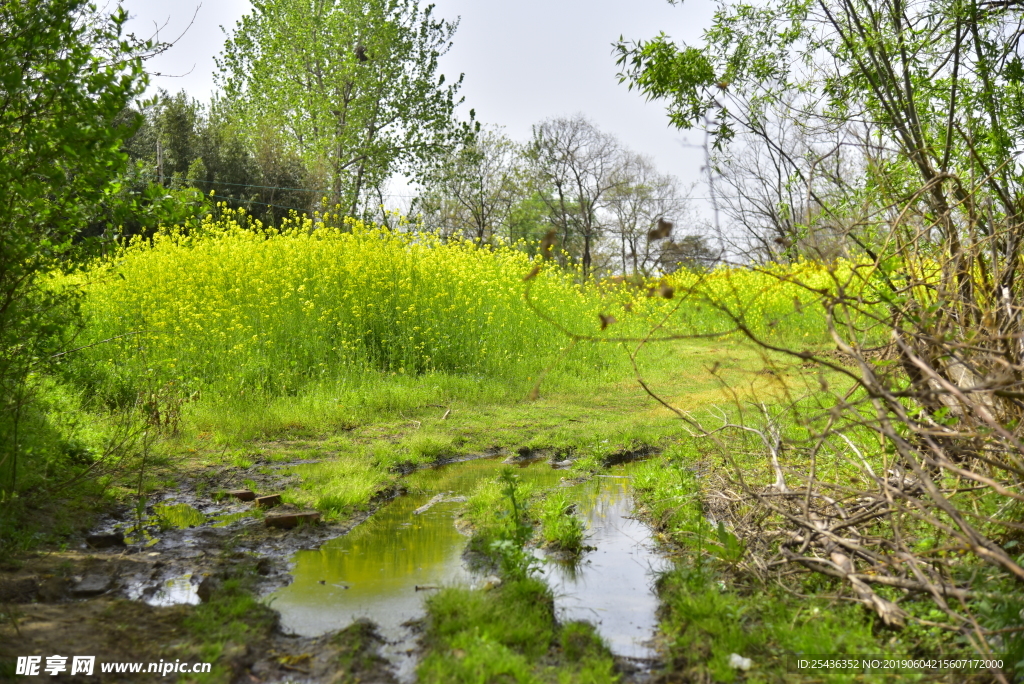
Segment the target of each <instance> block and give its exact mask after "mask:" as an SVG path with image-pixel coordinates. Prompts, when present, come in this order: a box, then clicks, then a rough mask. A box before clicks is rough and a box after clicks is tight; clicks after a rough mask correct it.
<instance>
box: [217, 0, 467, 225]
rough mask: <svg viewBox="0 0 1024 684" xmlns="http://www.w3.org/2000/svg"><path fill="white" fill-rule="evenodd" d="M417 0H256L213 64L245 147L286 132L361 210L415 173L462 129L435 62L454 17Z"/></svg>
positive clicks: (323, 181)
mask: <svg viewBox="0 0 1024 684" xmlns="http://www.w3.org/2000/svg"><path fill="white" fill-rule="evenodd" d="M432 9H433V6H428V7H427V8H426V9H423V10H421V9H420V7H419V5H418V3H417V2H416V0H342V1H340V2H325V1H324V0H257V1H256V2H254V3H253V11H252V13H251V14H249V15H247V16H245V17H243V18H242V20H241V21H240V22H239V23H238V26H237V28H236V29H235V31H234V32H233V34H232V35H231V37H230V38H229V40H228V41H227V43H226V45H225V49H224V53H223V54H222V56H221V57H220V59H219V60H218V65H219V67H220V69H221V76H220V83H221V84H222V85H223V87H224V98H225V106H226V108H227V110H228V111H229V112H230V116H231V118H232V120H233V122H234V123H235V124H236V125H239V126H240V127H243V130H244V133H245V135H246V138H247V141H248V144H249V147H250V149H252V148H254V147H255V146H256V144H257V143H258V141H259V139H260V136H261V134H262V133H263V132H265V131H267V130H277V131H282V132H284V134H285V141H286V145H287V147H288V148H289V149H290V150H292V151H294V152H295V153H296V154H297V155H298V156H299V157H300V158H301V159H302V161H303V164H304V165H305V167H306V170H307V172H308V173H309V177H310V179H311V181H312V183H313V185H314V187H319V188H324V189H325V190H326V192H327V194H328V196H329V199H330V201H331V203H332V204H340V205H341V206H342V208H343V210H344V211H346V212H349V213H353V214H354V213H357V212H358V211H359V208H360V201H361V199H363V197H364V195H365V193H366V192H367V191H368V190H370V191H372V190H378V191H379V190H380V188H381V186H382V185H383V183H385V182H386V181H387V180H388V179H389V178H390V177H391V176H392V175H393V174H394V173H395V172H405V173H407V174H411V175H415V174H416V173H417V172H418V171H419V170H420V169H422V168H424V167H425V166H426V163H427V161H428V160H429V159H430V158H431V157H433V156H435V155H437V154H438V153H439V152H442V151H445V150H448V149H451V148H452V147H454V146H455V144H456V143H457V142H458V141H459V140H460V139H461V138H462V136H464V135H465V134H467V133H468V132H469V129H468V127H467V126H460V125H458V124H456V122H455V118H454V111H455V107H456V105H457V104H459V102H461V100H458V99H456V96H457V93H458V89H459V85H460V84H461V78H460V79H459V81H457V82H456V83H453V84H449V85H445V78H444V76H443V75H438V73H437V66H438V58H439V57H440V56H441V55H442V54H444V53H445V52H446V51H447V50H448V48H449V46H450V45H451V42H450V41H451V37H452V35H453V33H454V32H455V28H456V24H455V23H452V22H448V21H444V20H436V19H434V17H433V15H432Z"/></svg>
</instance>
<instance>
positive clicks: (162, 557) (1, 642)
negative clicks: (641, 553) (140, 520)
mask: <svg viewBox="0 0 1024 684" xmlns="http://www.w3.org/2000/svg"><path fill="white" fill-rule="evenodd" d="M529 456H534V455H532V454H530V455H529ZM522 457H523V455H519V458H522ZM514 460H518V458H517V457H513V458H511V459H510V461H514ZM552 460H555V459H554V458H553V459H552ZM296 464H297V462H292V463H281V462H275V463H273V464H271V463H270V462H269V461H266V460H265V459H261V458H257V460H256V461H255V462H254V463H253V464H252V465H251V466H250V467H248V468H245V469H240V468H232V467H230V466H207V467H205V468H201V469H199V470H198V471H193V472H191V473H190V474H189V475H188V477H186V478H183V479H182V480H181V483H180V485H179V486H178V487H177V488H176V489H174V490H170V491H165V492H163V493H161V494H159V495H156V496H151V497H150V499H149V501H148V504H147V508H146V518H144V525H143V527H142V529H143V530H144V534H141V535H140V534H138V529H137V528H136V529H135V530H133V529H132V528H133V526H137V521H136V512H135V511H134V510H133V509H131V508H129V507H127V506H125V507H120V508H116V509H112V510H108V511H107V512H106V513H105V514H104V515H103V516H102V517H100V518H99V520H98V521H96V522H94V524H92V525H90V527H89V528H88V530H87V531H86V530H84V529H83V531H82V533H80V534H78V535H76V536H73V537H72V538H70V539H69V541H68V543H67V544H66V545H65V548H63V549H62V550H44V551H37V552H35V553H31V554H27V555H22V556H20V557H17V558H9V559H3V560H0V680H5V679H7V680H10V679H11V677H12V675H13V674H14V673H13V671H12V667H13V663H14V662H15V660H16V658H17V657H18V656H26V655H40V656H42V657H43V663H45V659H46V657H47V656H50V655H62V656H69V657H70V656H74V655H94V656H96V662H97V664H98V665H97V667H96V672H95V673H94V674H93V675H92V676H84V675H74V676H72V675H70V674H69V673H68V672H64V673H61V674H58V675H57V676H56V677H50V675H42V677H46V678H47V679H53V680H56V681H65V682H100V681H102V682H118V681H126V682H127V681H131V682H139V681H148V680H153V679H158V680H159V679H163V678H162V677H160V676H158V675H152V674H150V675H139V674H126V675H117V674H111V673H106V674H100V673H99V664H100V663H113V662H145V663H150V662H158V661H160V660H164V661H168V662H169V661H176V660H180V661H182V662H191V663H195V662H210V661H213V662H214V667H215V668H216V669H215V670H214V671H213V673H212V677H211V676H207V678H206V679H202V678H200V679H201V680H202V681H231V682H244V683H247V684H248V683H253V684H255V683H258V682H295V683H299V682H308V683H310V684H314V683H332V684H333V683H341V682H363V683H373V682H380V683H387V684H392V683H395V682H397V680H396V679H395V677H394V675H393V672H392V669H391V666H390V664H389V663H388V662H387V661H386V660H384V659H383V658H381V657H380V656H379V655H378V649H379V647H380V646H381V645H382V644H383V642H382V640H381V639H380V637H379V636H378V635H377V634H376V632H375V630H374V628H373V625H372V623H369V622H366V621H358V622H356V623H354V624H353V625H351V626H349V627H348V628H346V629H344V630H341V631H339V632H335V633H330V634H326V635H323V636H321V637H316V638H305V637H296V636H294V635H289V634H285V633H284V632H282V630H281V629H280V628H279V626H278V624H277V615H276V613H274V612H273V611H272V610H270V609H269V608H266V607H265V606H262V605H257V607H255V608H251V609H250V610H248V611H247V614H243V615H231V616H230V619H233V620H238V621H240V622H241V623H244V624H246V625H247V628H246V629H245V631H244V637H243V638H240V639H234V640H232V639H228V640H227V641H224V640H223V635H210V637H209V638H207V635H205V634H204V633H203V631H202V629H203V628H202V620H201V619H200V618H199V617H197V616H198V615H199V613H200V611H201V610H202V606H201V605H200V604H207V603H209V602H216V601H218V600H220V599H219V596H220V595H219V593H218V592H221V591H222V588H223V587H225V586H228V585H229V584H230V583H232V582H234V584H236V585H237V584H239V582H240V583H241V585H242V586H244V587H245V589H244V590H245V591H246V592H248V593H249V594H251V595H253V596H265V595H267V594H269V593H270V592H272V591H274V590H276V589H278V588H280V587H281V586H284V585H285V584H287V583H288V582H289V581H290V579H291V577H290V575H289V569H290V568H289V562H290V558H291V557H292V555H293V554H294V553H295V552H296V551H299V550H303V549H315V548H318V547H319V546H320V545H321V544H323V543H324V542H326V541H328V540H329V539H333V538H335V537H338V536H341V535H343V534H345V533H347V532H348V531H349V530H350V529H352V528H353V527H354V526H356V525H358V524H359V523H361V522H362V521H364V520H365V519H366V518H367V517H369V515H371V514H372V512H373V511H374V510H375V509H376V507H377V506H379V505H381V504H383V503H386V501H387V500H388V498H389V497H391V496H395V495H400V494H401V491H400V489H398V490H393V491H389V492H386V493H385V494H384V495H383V496H381V497H378V500H376V501H374V502H372V504H371V506H370V507H369V508H368V509H367V510H365V511H361V512H358V513H355V514H353V515H352V516H350V517H349V518H348V519H346V520H344V521H343V522H331V523H325V522H322V521H320V522H316V523H314V524H302V525H300V526H298V527H295V528H292V529H278V528H274V527H269V526H268V525H267V524H265V519H264V516H265V515H266V514H267V513H268V511H266V510H264V509H261V508H259V507H258V506H257V505H256V503H255V502H243V501H239V500H238V499H235V498H232V497H229V496H224V494H223V493H224V492H226V491H229V490H235V489H242V488H244V484H243V482H245V481H248V482H249V483H253V482H255V484H256V487H255V488H254V489H255V490H257V492H256V493H258V494H267V493H272V492H280V491H283V490H284V489H285V488H287V487H288V486H289V485H292V484H294V483H293V482H292V477H291V476H288V475H285V474H282V473H283V472H285V470H286V468H287V467H288V466H292V465H296ZM558 465H561V466H563V467H564V465H566V464H562V463H559V464H558ZM181 504H187V505H188V506H191V507H192V508H194V509H195V510H197V511H198V512H200V513H201V514H203V516H205V517H206V522H204V523H201V524H199V525H196V526H194V527H184V528H180V529H177V528H174V527H170V528H169V527H168V526H167V525H166V523H165V524H164V525H163V526H162V527H161V525H159V524H158V521H159V518H158V515H157V513H158V511H159V507H161V506H168V505H181ZM283 508H288V507H287V505H285V506H284V507H283ZM280 510H282V507H275V508H274V509H273V510H271V511H269V512H270V513H272V514H273V513H277V512H279V511H280ZM126 530H127V531H128V534H127V537H126V538H124V536H125V531H126ZM133 533H134V536H133ZM183 601H184V602H183ZM228 610H231V609H230V608H229V609H228ZM224 619H228V618H227V617H225V618H224ZM211 642H212V643H211ZM211 649H212V650H211ZM68 662H70V658H69V661H68ZM656 665H657V664H656V663H646V662H634V661H631V660H629V659H621V661H620V663H619V669H620V671H621V673H622V675H623V681H625V682H646V681H651V680H652V679H653V678H654V677H653V674H652V670H653V669H654V668H656ZM69 669H70V668H69ZM42 677H40V678H38V679H41V678H42ZM169 677H170V679H168V680H167V681H175V679H176V678H179V677H180V678H181V679H179V681H182V680H183V681H189V678H188V677H187V676H183V675H173V674H172V675H169ZM17 679H18V680H19V681H32V680H34V679H37V678H35V677H33V678H29V679H22V678H17Z"/></svg>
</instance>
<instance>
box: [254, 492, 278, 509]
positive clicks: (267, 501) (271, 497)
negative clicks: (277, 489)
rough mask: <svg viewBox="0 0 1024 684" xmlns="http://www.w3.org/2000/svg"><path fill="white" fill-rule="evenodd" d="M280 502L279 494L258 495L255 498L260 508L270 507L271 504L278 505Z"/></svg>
mask: <svg viewBox="0 0 1024 684" xmlns="http://www.w3.org/2000/svg"><path fill="white" fill-rule="evenodd" d="M280 504H281V495H280V494H268V495H267V496H260V497H257V498H256V505H257V506H259V507H260V508H271V507H273V506H279V505H280Z"/></svg>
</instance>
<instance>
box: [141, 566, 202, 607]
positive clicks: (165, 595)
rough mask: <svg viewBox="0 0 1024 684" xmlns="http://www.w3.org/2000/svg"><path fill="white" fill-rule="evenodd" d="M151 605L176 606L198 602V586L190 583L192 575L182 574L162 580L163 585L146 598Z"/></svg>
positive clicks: (196, 603)
mask: <svg viewBox="0 0 1024 684" xmlns="http://www.w3.org/2000/svg"><path fill="white" fill-rule="evenodd" d="M146 603H148V604H149V605H151V606H176V605H178V604H181V603H187V604H191V605H193V606H195V605H198V604H199V594H198V587H196V586H194V585H193V584H192V575H190V574H189V575H182V576H181V577H175V578H173V579H169V580H167V581H166V582H164V584H163V586H161V587H160V588H159V589H157V590H156V592H155V593H154V594H153V595H152V596H150V597H149V598H147V599H146Z"/></svg>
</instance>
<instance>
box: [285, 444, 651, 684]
mask: <svg viewBox="0 0 1024 684" xmlns="http://www.w3.org/2000/svg"><path fill="white" fill-rule="evenodd" d="M500 467H501V462H500V461H499V460H498V459H480V460H476V461H470V462H463V463H454V464H451V465H447V466H441V467H438V468H434V469H430V470H422V471H418V472H416V473H413V474H411V475H409V477H408V478H407V479H406V484H407V486H408V488H409V490H410V492H413V493H411V494H409V495H407V496H403V497H400V498H398V499H395V500H394V501H392V502H391V503H390V504H388V505H387V506H385V507H384V508H382V509H381V510H379V511H378V512H377V513H375V514H374V515H373V516H372V517H371V518H370V519H369V520H367V521H366V522H365V523H363V524H362V525H360V526H359V527H357V528H355V529H354V530H352V531H351V532H349V533H348V534H347V535H345V536H343V537H339V538H337V539H333V540H331V541H329V542H327V543H326V544H324V545H323V546H322V547H321V548H320V549H319V550H316V551H300V552H298V553H296V554H295V556H294V558H293V560H294V570H293V573H292V574H293V578H294V581H293V582H292V583H291V584H290V585H288V586H287V587H285V588H283V589H281V590H279V591H277V592H275V593H274V594H272V595H271V596H270V598H269V600H270V605H271V606H272V607H273V608H274V609H275V610H277V611H278V612H279V613H280V614H281V624H282V627H284V628H285V629H286V630H289V631H292V632H294V633H296V634H298V635H301V636H317V635H320V634H323V633H325V632H328V631H332V630H338V629H342V628H344V627H347V626H348V625H349V624H351V623H352V621H353V620H355V619H356V618H360V617H366V618H369V619H371V620H373V621H374V622H375V623H377V625H379V628H380V633H381V635H382V636H383V637H384V638H385V639H387V640H388V641H389V642H391V644H390V645H389V646H388V647H387V648H386V649H385V655H387V656H388V657H389V659H391V660H392V662H393V663H394V664H395V665H396V666H397V668H398V670H399V671H398V675H399V679H401V680H403V681H409V680H410V678H411V677H412V674H413V669H414V667H415V663H414V662H413V658H412V656H411V655H409V654H408V653H406V651H408V650H409V649H411V648H412V647H413V646H415V636H414V635H412V634H411V633H410V630H408V629H407V628H406V627H403V623H406V622H408V621H410V620H414V619H417V618H420V617H422V615H423V598H424V596H425V595H426V594H427V593H428V592H429V591H431V589H424V587H436V586H440V585H448V584H465V585H469V584H472V583H473V581H474V579H479V578H475V577H474V576H473V575H472V574H471V573H470V572H469V571H468V570H467V569H466V568H465V566H464V565H463V562H462V552H463V549H464V548H465V545H466V542H467V538H466V537H465V536H463V535H462V534H460V533H459V532H458V531H457V530H456V528H455V524H454V523H455V517H456V515H455V514H456V511H458V510H459V509H460V507H461V506H462V504H461V503H459V502H458V501H450V500H448V499H451V498H456V497H458V496H460V495H468V494H470V493H472V491H473V489H474V487H475V486H476V484H477V482H480V481H482V480H483V479H486V478H493V477H495V476H496V475H497V471H498V469H499V468H500ZM628 468H629V466H628V465H627V466H618V467H616V468H615V469H613V471H612V474H614V475H617V476H618V477H604V478H595V479H594V480H592V481H590V482H587V483H584V484H582V485H577V486H575V487H573V488H572V489H570V490H569V492H571V494H570V496H573V497H575V498H577V500H578V501H579V505H580V513H581V514H582V515H584V516H586V519H587V523H588V526H589V528H590V529H589V531H588V534H589V539H588V542H587V543H589V544H591V545H593V546H596V547H597V548H598V550H597V551H592V552H590V553H589V554H587V555H586V556H585V557H584V559H583V563H582V564H581V565H579V566H577V567H576V568H575V569H573V568H571V567H568V566H565V565H560V564H557V563H554V562H552V563H549V564H547V565H546V566H545V569H544V574H545V579H546V580H547V581H548V582H549V584H550V585H551V587H552V590H553V591H554V593H555V596H556V599H555V600H556V609H557V610H558V611H559V614H560V616H561V617H562V618H563V619H583V620H587V621H589V622H592V623H594V624H595V625H596V626H597V628H598V630H599V632H600V633H601V634H602V636H604V637H605V639H607V640H608V642H609V644H610V645H611V647H612V650H613V651H614V652H615V653H617V654H619V655H623V656H630V657H650V656H652V655H654V654H653V652H652V651H651V650H650V649H649V648H648V647H647V646H645V645H644V644H643V642H644V641H646V640H647V639H650V638H651V636H652V634H653V631H654V628H655V626H656V621H655V618H654V613H655V609H656V607H657V599H656V598H655V597H654V595H653V594H652V592H651V591H650V586H651V581H652V578H651V577H650V571H651V569H652V568H653V569H655V570H656V569H658V568H660V567H662V561H660V560H659V559H658V557H657V556H656V555H655V554H654V553H653V551H652V549H651V545H650V532H649V531H648V530H647V528H645V527H644V526H643V525H642V524H641V523H639V522H635V521H633V520H628V519H626V518H625V517H624V516H626V515H628V514H629V512H630V511H631V509H632V501H631V497H630V495H629V492H628V483H629V480H628V477H626V476H627V475H628ZM517 472H518V474H519V475H520V478H521V480H522V481H523V482H524V483H534V484H535V485H536V486H537V487H539V488H549V487H553V486H556V485H557V484H558V483H559V482H560V481H561V480H562V479H563V478H564V477H565V471H561V470H555V469H552V467H551V466H550V464H548V463H534V464H530V465H526V466H524V467H520V468H519V469H518V471H517ZM427 504H431V505H429V506H427ZM423 507H426V508H425V509H424V510H422V512H421V513H420V514H416V513H414V512H415V511H417V509H423ZM538 553H540V552H538ZM418 587H419V590H418V589H417V588H418Z"/></svg>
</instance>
